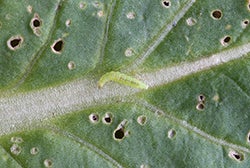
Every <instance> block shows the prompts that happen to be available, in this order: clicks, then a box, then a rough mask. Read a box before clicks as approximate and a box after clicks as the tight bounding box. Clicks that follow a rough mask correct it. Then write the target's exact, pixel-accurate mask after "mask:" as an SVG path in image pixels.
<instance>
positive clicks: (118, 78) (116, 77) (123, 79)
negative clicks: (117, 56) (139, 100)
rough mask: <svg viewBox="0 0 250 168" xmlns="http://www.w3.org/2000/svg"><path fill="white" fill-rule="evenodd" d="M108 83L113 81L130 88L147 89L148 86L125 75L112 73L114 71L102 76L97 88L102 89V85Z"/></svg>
mask: <svg viewBox="0 0 250 168" xmlns="http://www.w3.org/2000/svg"><path fill="white" fill-rule="evenodd" d="M109 81H114V82H117V83H120V84H122V85H126V86H130V87H133V88H138V89H148V85H146V84H145V83H143V82H141V81H139V80H138V79H135V78H133V77H131V76H128V75H125V74H123V73H120V72H114V71H111V72H108V73H106V74H104V75H103V76H102V77H101V78H100V80H99V81H98V87H99V88H102V87H103V85H104V84H105V83H106V82H109Z"/></svg>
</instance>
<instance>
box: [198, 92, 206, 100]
mask: <svg viewBox="0 0 250 168" xmlns="http://www.w3.org/2000/svg"><path fill="white" fill-rule="evenodd" d="M205 100H206V97H205V96H204V95H203V94H200V95H199V96H198V102H205Z"/></svg>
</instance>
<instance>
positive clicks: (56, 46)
mask: <svg viewBox="0 0 250 168" xmlns="http://www.w3.org/2000/svg"><path fill="white" fill-rule="evenodd" d="M63 46H64V42H63V40H62V39H59V40H57V41H55V42H54V43H53V44H52V45H51V49H52V51H53V52H54V53H56V54H61V52H62V49H63Z"/></svg>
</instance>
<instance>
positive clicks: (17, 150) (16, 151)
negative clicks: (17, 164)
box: [10, 144, 22, 155]
mask: <svg viewBox="0 0 250 168" xmlns="http://www.w3.org/2000/svg"><path fill="white" fill-rule="evenodd" d="M10 152H11V153H12V154H14V155H19V154H20V153H21V152H22V148H21V147H20V146H19V145H18V144H13V145H12V146H11V147H10Z"/></svg>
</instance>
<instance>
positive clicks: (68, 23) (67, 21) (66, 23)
mask: <svg viewBox="0 0 250 168" xmlns="http://www.w3.org/2000/svg"><path fill="white" fill-rule="evenodd" d="M65 25H66V26H67V27H69V26H70V25H71V20H70V19H68V20H66V22H65Z"/></svg>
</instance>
